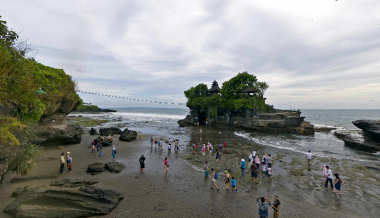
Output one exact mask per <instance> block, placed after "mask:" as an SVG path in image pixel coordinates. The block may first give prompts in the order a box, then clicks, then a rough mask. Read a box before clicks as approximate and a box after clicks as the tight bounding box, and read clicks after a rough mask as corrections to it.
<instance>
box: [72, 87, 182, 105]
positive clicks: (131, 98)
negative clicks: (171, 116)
mask: <svg viewBox="0 0 380 218" xmlns="http://www.w3.org/2000/svg"><path fill="white" fill-rule="evenodd" d="M76 91H77V92H79V93H82V94H87V95H96V96H102V97H107V98H114V99H120V100H125V101H132V102H139V103H149V104H166V105H185V104H184V103H179V102H173V101H166V100H151V99H145V98H135V97H128V96H120V95H110V94H106V93H101V92H90V91H84V90H76Z"/></svg>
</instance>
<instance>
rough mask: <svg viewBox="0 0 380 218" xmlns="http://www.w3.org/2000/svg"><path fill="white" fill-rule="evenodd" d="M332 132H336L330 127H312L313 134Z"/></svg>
mask: <svg viewBox="0 0 380 218" xmlns="http://www.w3.org/2000/svg"><path fill="white" fill-rule="evenodd" d="M332 130H336V127H332V126H314V131H315V132H331V131H332Z"/></svg>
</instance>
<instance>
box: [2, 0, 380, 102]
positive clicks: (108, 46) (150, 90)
mask: <svg viewBox="0 0 380 218" xmlns="http://www.w3.org/2000/svg"><path fill="white" fill-rule="evenodd" d="M378 11H380V2H379V1H376V0H363V1H360V2H359V1H333V0H323V1H304V0H289V1H267V0H255V1H253V0H244V1H216V0H210V1H201V0H194V1H178V0H170V1H165V2H162V1H154V0H150V1H122V0H117V1H112V4H110V3H109V2H107V1H101V0H95V1H86V0H81V1H74V0H71V1H58V2H56V1H55V2H52V1H47V0H45V1H44V0H36V1H33V2H31V1H27V0H23V1H10V0H7V1H5V2H3V3H2V7H1V8H0V14H1V15H3V18H4V19H6V20H7V21H8V22H9V26H11V27H12V28H14V29H15V30H16V31H18V32H19V33H20V35H21V37H22V38H23V39H27V40H28V41H29V42H31V43H32V46H33V48H34V49H35V50H34V52H33V53H32V54H34V55H35V56H36V58H37V59H38V60H39V61H41V62H43V63H45V64H48V65H52V66H55V67H59V68H63V69H65V71H66V72H67V73H69V74H71V75H72V76H73V78H74V79H75V80H77V81H78V84H79V87H80V88H81V89H88V90H99V91H103V92H106V93H107V92H108V93H111V94H119V95H129V96H136V97H147V98H165V99H174V100H177V101H185V98H184V96H183V90H185V89H187V88H189V87H190V86H193V85H196V84H197V83H200V82H204V83H208V84H209V83H211V82H212V80H214V79H215V80H218V81H219V82H220V84H221V83H222V82H223V81H224V80H226V79H229V78H231V77H232V76H234V75H235V73H236V72H241V71H249V72H252V73H255V74H256V75H257V76H258V77H259V79H260V80H264V81H267V83H268V84H269V85H270V88H269V90H268V91H267V93H266V97H267V98H268V102H269V103H271V104H274V105H275V106H277V107H282V108H284V107H293V108H360V107H362V106H363V105H364V106H365V107H367V108H380V102H379V101H377V100H376V99H377V96H378V94H379V88H378V87H380V76H379V75H380V73H379V69H380V68H379V66H380V59H378V57H379V56H380V15H379V13H378ZM20 13H21V14H22V15H20ZM83 97H84V98H86V96H83ZM353 99H355V100H353ZM85 100H86V99H85ZM91 100H92V101H96V99H93V98H91ZM102 101H103V100H102V99H99V100H98V102H94V103H98V104H102V103H104V102H102Z"/></svg>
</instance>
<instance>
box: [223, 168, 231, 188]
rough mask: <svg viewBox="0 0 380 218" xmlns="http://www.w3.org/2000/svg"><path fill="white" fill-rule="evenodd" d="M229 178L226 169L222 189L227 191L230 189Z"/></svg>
mask: <svg viewBox="0 0 380 218" xmlns="http://www.w3.org/2000/svg"><path fill="white" fill-rule="evenodd" d="M230 180H231V175H230V173H229V172H228V170H227V169H225V170H224V190H226V191H229V190H230Z"/></svg>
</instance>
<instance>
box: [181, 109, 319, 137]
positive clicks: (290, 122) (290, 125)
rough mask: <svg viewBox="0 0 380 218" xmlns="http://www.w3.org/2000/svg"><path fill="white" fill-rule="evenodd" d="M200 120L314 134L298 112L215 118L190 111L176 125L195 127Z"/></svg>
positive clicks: (255, 128)
mask: <svg viewBox="0 0 380 218" xmlns="http://www.w3.org/2000/svg"><path fill="white" fill-rule="evenodd" d="M243 114H244V113H243ZM200 119H206V120H207V125H209V126H230V127H235V128H242V129H247V130H253V131H260V132H268V133H296V134H302V135H311V134H314V128H313V125H311V124H310V123H309V122H306V121H304V117H302V116H301V113H300V112H299V111H277V112H272V113H255V112H253V111H248V110H247V111H246V113H245V115H242V113H239V114H231V113H226V114H224V115H219V116H217V117H216V118H208V117H207V116H206V117H204V116H203V115H202V114H200V113H198V112H196V111H191V112H190V115H188V116H187V117H186V118H185V119H183V120H180V121H178V123H179V125H180V126H193V125H194V126H196V125H199V123H202V122H199V121H200Z"/></svg>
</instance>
